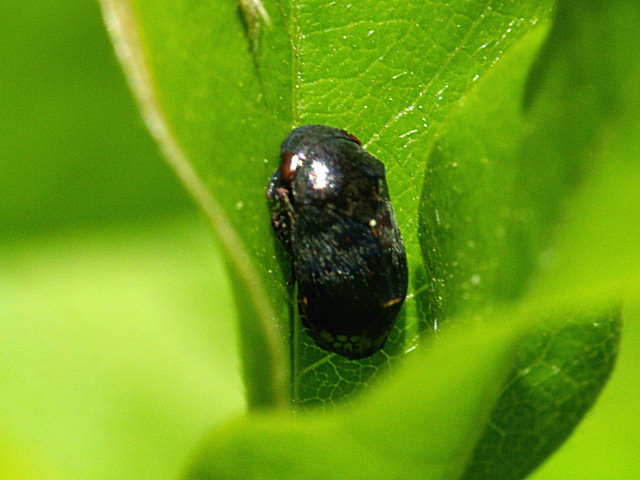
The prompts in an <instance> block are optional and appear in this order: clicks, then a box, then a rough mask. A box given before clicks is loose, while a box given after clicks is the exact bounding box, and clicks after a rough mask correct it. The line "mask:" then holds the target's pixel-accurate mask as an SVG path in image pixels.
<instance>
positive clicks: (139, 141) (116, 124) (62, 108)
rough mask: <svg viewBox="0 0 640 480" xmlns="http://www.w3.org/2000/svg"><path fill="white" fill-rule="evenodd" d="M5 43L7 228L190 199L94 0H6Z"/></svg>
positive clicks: (0, 104)
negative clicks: (130, 86)
mask: <svg viewBox="0 0 640 480" xmlns="http://www.w3.org/2000/svg"><path fill="white" fill-rule="evenodd" d="M0 45H1V46H2V48H0V65H2V67H1V70H2V72H1V74H0V237H6V236H9V235H14V234H16V233H17V232H19V233H30V234H32V233H34V232H37V231H44V230H47V229H51V228H57V227H59V226H60V225H62V224H64V225H76V224H78V223H90V224H95V223H99V222H102V221H105V220H107V221H109V220H113V219H114V218H116V217H118V218H122V217H125V218H126V217H129V218H130V217H141V216H146V215H150V214H154V213H158V212H159V211H169V210H170V211H177V210H182V209H184V208H185V207H186V206H187V205H188V202H189V199H188V197H187V195H185V194H184V191H183V189H182V188H181V186H180V184H179V182H178V181H176V179H175V176H174V175H172V174H171V172H170V171H169V169H168V168H167V167H166V165H165V164H164V162H163V160H162V158H161V156H160V155H159V152H158V149H157V146H156V145H154V143H153V141H152V139H151V138H150V135H149V133H148V131H147V130H146V128H145V125H144V123H143V122H142V120H141V119H140V117H139V114H138V112H137V111H136V108H135V105H134V102H133V101H132V99H131V95H130V93H129V92H128V90H127V88H126V82H125V80H124V77H123V75H122V73H121V71H120V69H119V67H118V64H117V62H116V60H115V58H114V55H113V50H112V48H111V46H110V44H109V38H108V36H107V35H106V34H105V31H104V27H103V26H102V25H101V20H100V10H99V8H98V5H97V4H96V3H95V2H91V1H89V2H86V1H83V0H36V1H32V2H23V1H21V0H3V2H2V15H0ZM0 241H1V240H0Z"/></svg>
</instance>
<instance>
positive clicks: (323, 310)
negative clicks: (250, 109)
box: [267, 125, 408, 359]
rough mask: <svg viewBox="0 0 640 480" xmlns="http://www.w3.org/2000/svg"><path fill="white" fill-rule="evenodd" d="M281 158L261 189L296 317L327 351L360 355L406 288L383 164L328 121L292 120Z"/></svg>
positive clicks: (383, 328)
mask: <svg viewBox="0 0 640 480" xmlns="http://www.w3.org/2000/svg"><path fill="white" fill-rule="evenodd" d="M280 159H281V164H280V166H279V167H278V168H277V169H276V171H275V173H274V174H273V176H272V177H271V181H270V182H269V185H268V188H267V197H268V198H269V199H270V200H272V201H273V203H274V207H273V211H272V215H271V223H272V226H273V229H274V231H275V233H276V235H277V237H278V239H279V240H280V241H281V242H282V244H283V246H284V248H285V249H286V250H287V252H288V253H289V255H290V256H291V261H292V269H293V275H294V277H295V280H296V282H297V283H298V308H299V311H300V318H301V320H302V323H303V325H304V327H305V329H306V331H307V333H308V334H309V336H310V337H311V338H312V339H313V340H314V341H315V342H316V343H317V344H318V345H319V346H320V347H322V348H324V349H325V350H329V351H331V352H335V353H337V354H339V355H342V356H344V357H347V358H350V359H357V358H364V357H368V356H370V355H372V354H374V353H376V352H377V351H378V350H380V349H381V348H382V347H383V346H384V343H385V341H386V339H387V337H388V335H389V331H390V330H391V327H392V325H393V322H394V320H395V318H396V316H397V315H398V312H399V311H400V308H401V307H402V303H403V302H404V298H405V295H406V292H407V276H408V273H407V260H406V254H405V250H404V243H403V241H402V236H401V235H400V230H399V229H398V225H397V223H396V219H395V215H394V213H393V207H392V206H391V200H390V198H389V190H388V188H387V182H386V174H385V168H384V165H383V164H382V162H380V161H379V160H378V159H377V158H375V157H374V156H373V155H371V154H369V153H368V152H367V151H366V150H364V149H363V148H362V145H361V143H360V141H359V140H358V139H357V138H356V137H355V136H353V135H351V134H350V133H347V132H345V131H344V130H340V129H338V128H334V127H328V126H326V125H304V126H301V127H298V128H295V129H294V130H293V131H292V132H291V133H290V134H289V135H288V136H287V138H285V140H284V141H283V142H282V145H281V147H280Z"/></svg>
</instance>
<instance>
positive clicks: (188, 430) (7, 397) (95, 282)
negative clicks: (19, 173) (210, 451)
mask: <svg viewBox="0 0 640 480" xmlns="http://www.w3.org/2000/svg"><path fill="white" fill-rule="evenodd" d="M198 220H199V219H198V218H197V217H195V216H193V215H189V216H184V217H180V218H175V219H170V218H162V217H160V218H152V219H150V220H148V221H147V222H144V223H140V222H136V223H134V222H129V223H124V224H118V225H113V226H111V227H107V226H103V227H100V228H93V229H89V230H86V229H84V230H83V231H70V232H67V233H59V234H54V235H53V234H52V235H42V236H40V237H36V238H32V239H29V240H26V239H19V240H16V241H13V242H8V241H5V242H4V243H3V246H2V252H0V285H1V288H0V305H2V309H1V310H0V365H1V369H0V372H1V373H0V392H1V393H0V411H1V412H2V414H1V415H0V432H7V433H8V434H10V438H11V440H12V443H13V445H14V446H15V447H16V448H15V449H16V450H17V451H18V452H21V451H23V452H26V453H25V455H24V456H25V457H26V458H29V459H32V458H33V459H34V461H36V462H37V464H38V466H39V467H42V469H44V471H45V472H53V473H55V474H56V475H59V477H60V478H86V479H90V478H102V479H114V480H115V479H118V480H120V479H123V478H154V479H174V478H176V476H177V475H178V472H180V471H181V470H182V468H183V463H184V461H185V458H186V456H187V454H188V453H189V452H190V450H191V449H192V447H193V445H194V444H195V442H196V441H197V440H198V439H199V437H201V436H202V435H204V433H205V432H206V431H208V430H209V429H210V428H212V427H213V426H214V425H216V423H217V422H219V421H221V420H223V419H226V418H228V417H229V416H230V415H233V414H238V413H240V412H241V411H242V410H243V409H244V402H243V392H242V385H241V380H240V375H239V368H240V365H239V360H237V349H236V339H235V335H234V334H235V332H234V328H233V324H232V322H231V320H232V319H233V317H234V311H233V304H232V302H231V299H230V289H229V285H228V282H227V281H226V275H225V272H224V269H223V264H222V262H221V261H220V259H219V257H218V256H217V255H216V249H215V248H214V246H213V245H212V242H211V239H210V238H209V232H208V231H207V229H206V228H204V225H203V224H202V222H201V221H198ZM23 446H24V447H23ZM38 470H39V469H38Z"/></svg>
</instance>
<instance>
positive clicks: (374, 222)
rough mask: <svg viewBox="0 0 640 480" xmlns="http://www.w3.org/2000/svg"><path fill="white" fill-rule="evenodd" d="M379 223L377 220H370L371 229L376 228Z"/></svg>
mask: <svg viewBox="0 0 640 480" xmlns="http://www.w3.org/2000/svg"><path fill="white" fill-rule="evenodd" d="M377 224H378V223H377V222H376V220H375V218H372V219H371V220H369V226H370V227H371V228H373V227H375V226H376V225H377Z"/></svg>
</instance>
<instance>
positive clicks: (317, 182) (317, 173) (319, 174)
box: [311, 160, 329, 190]
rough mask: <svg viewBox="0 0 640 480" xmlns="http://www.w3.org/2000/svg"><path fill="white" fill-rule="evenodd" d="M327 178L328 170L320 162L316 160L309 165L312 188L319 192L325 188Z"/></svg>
mask: <svg viewBox="0 0 640 480" xmlns="http://www.w3.org/2000/svg"><path fill="white" fill-rule="evenodd" d="M328 177H329V168H328V167H327V166H326V165H325V164H324V163H322V162H318V161H317V160H316V161H314V162H313V163H312V164H311V181H312V182H313V188H315V189H316V190H319V189H321V188H326V186H327V183H328Z"/></svg>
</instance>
